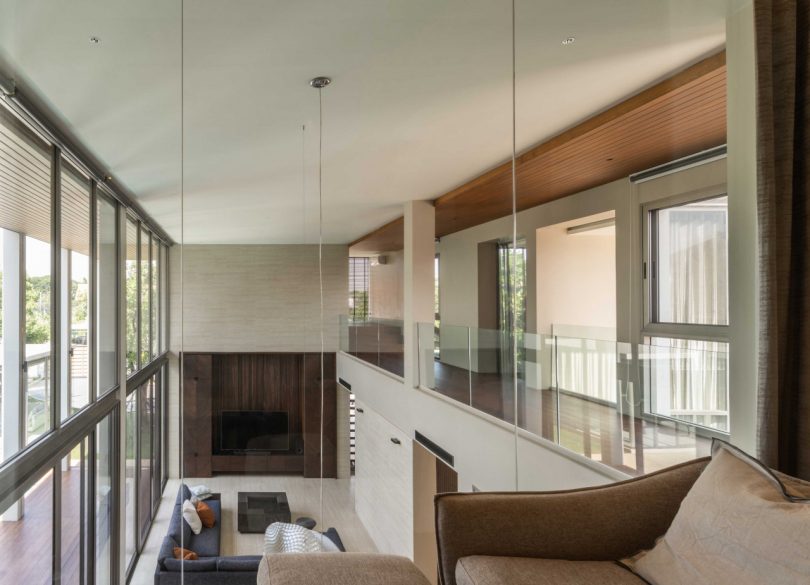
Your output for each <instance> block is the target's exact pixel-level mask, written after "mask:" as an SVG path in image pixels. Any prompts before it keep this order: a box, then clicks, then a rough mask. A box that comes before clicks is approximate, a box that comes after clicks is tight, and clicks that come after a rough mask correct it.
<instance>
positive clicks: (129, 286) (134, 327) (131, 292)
mask: <svg viewBox="0 0 810 585" xmlns="http://www.w3.org/2000/svg"><path fill="white" fill-rule="evenodd" d="M126 298H127V347H126V352H127V371H129V372H133V371H135V370H136V369H137V368H138V267H137V263H136V262H134V261H131V260H127V265H126Z"/></svg>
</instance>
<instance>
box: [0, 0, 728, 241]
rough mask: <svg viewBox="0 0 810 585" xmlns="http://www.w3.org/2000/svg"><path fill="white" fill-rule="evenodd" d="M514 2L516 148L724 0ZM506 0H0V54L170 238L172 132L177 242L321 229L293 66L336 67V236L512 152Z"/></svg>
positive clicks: (562, 121) (637, 79)
mask: <svg viewBox="0 0 810 585" xmlns="http://www.w3.org/2000/svg"><path fill="white" fill-rule="evenodd" d="M516 2H517V9H516V14H517V35H516V39H517V96H516V100H517V142H518V148H519V149H523V148H526V147H528V146H530V145H531V144H534V143H536V142H538V141H540V140H542V139H544V138H548V137H550V136H552V135H554V134H556V133H558V132H560V131H561V130H563V129H565V128H567V127H570V126H572V125H574V124H576V123H577V122H579V121H581V120H582V119H584V118H587V117H588V116H590V115H592V114H593V113H595V112H597V111H599V110H602V109H605V108H607V107H609V106H610V105H612V104H614V103H616V102H618V101H621V100H622V99H623V98H625V97H627V96H628V95H631V94H633V93H635V92H637V91H638V90H639V89H641V88H643V87H645V86H648V85H650V84H652V83H654V82H656V81H658V80H660V79H662V78H663V77H666V76H668V75H669V74H671V73H672V72H673V71H675V70H677V69H679V68H682V67H684V66H685V65H688V64H690V63H692V62H694V61H696V60H698V59H700V58H701V57H703V56H705V55H707V54H710V53H712V52H714V51H716V50H717V49H718V48H720V47H722V45H723V44H724V40H725V21H724V15H725V0H566V1H562V0H516ZM510 5H511V3H510V1H509V0H497V1H493V0H342V1H340V2H335V1H334V0H331V1H329V0H306V1H304V0H301V1H298V2H290V1H289V0H240V1H239V2H233V1H230V2H229V1H227V0H189V1H187V2H185V15H184V18H182V19H181V10H180V3H179V0H137V1H134V0H72V1H71V2H64V0H0V66H2V67H3V69H5V71H6V72H7V73H11V74H12V75H13V76H14V77H16V78H17V79H18V80H19V81H20V83H21V84H23V86H24V87H26V88H29V89H30V90H31V91H35V92H36V93H37V94H38V95H39V97H40V98H41V99H43V100H44V101H45V102H46V103H47V105H48V106H49V107H50V108H52V110H53V111H54V112H56V113H57V114H58V116H59V117H60V121H61V123H62V124H64V125H65V126H66V127H67V128H68V129H69V130H70V131H71V132H72V133H73V134H74V135H75V136H77V137H78V138H79V139H80V140H81V141H82V142H83V143H84V144H85V145H86V146H87V147H88V148H89V149H90V151H91V152H93V153H94V154H95V155H96V156H97V157H98V159H99V160H101V161H102V162H103V163H104V164H105V165H107V166H108V167H109V169H110V171H111V174H112V175H113V176H114V177H115V178H116V180H118V181H120V182H121V183H123V184H124V185H125V186H126V187H127V188H128V189H129V190H130V191H131V192H133V193H134V194H135V195H136V196H137V198H138V199H139V201H140V202H141V204H142V205H143V207H144V208H145V209H146V210H147V212H149V213H150V214H151V215H152V216H153V217H154V218H155V219H156V220H157V221H158V222H159V223H160V224H161V225H162V226H163V227H164V228H165V229H166V230H167V231H168V232H169V233H170V234H171V235H172V236H173V237H174V238H175V239H177V240H178V241H180V237H181V235H180V224H181V222H180V218H181V206H180V196H179V194H180V178H181V164H180V163H181V156H180V153H181V135H182V136H183V138H184V140H183V142H184V152H185V156H184V171H183V173H182V176H183V177H184V193H185V198H184V206H183V210H184V211H183V219H184V222H183V223H184V226H183V227H184V239H185V241H186V242H189V243H202V242H205V243H297V242H305V241H308V242H312V241H316V240H317V237H318V223H317V220H318V210H317V191H316V183H317V174H316V166H315V162H316V160H317V119H318V95H317V91H316V90H314V89H312V88H310V87H309V85H308V81H309V79H310V78H311V77H314V76H316V75H329V76H331V77H332V78H333V79H334V83H333V85H332V86H330V87H329V88H327V89H325V90H324V92H323V101H324V147H323V148H324V170H323V219H324V222H323V232H324V239H325V241H327V242H334V243H342V242H348V241H351V240H353V239H355V238H357V237H359V236H361V235H362V234H364V233H366V232H368V231H370V230H371V229H373V228H375V227H378V226H379V225H381V224H383V223H385V222H386V221H389V220H391V219H393V218H395V217H397V216H399V215H401V213H402V208H401V204H402V203H403V202H405V201H407V200H410V199H432V198H435V197H437V196H438V195H441V194H442V193H444V192H446V191H447V190H449V189H451V188H453V187H455V186H458V185H459V184H462V183H464V182H465V181H467V180H469V179H470V178H472V177H474V176H476V175H478V174H480V173H481V172H482V171H484V170H487V169H489V168H491V167H493V166H495V165H497V164H498V163H500V162H502V161H504V160H506V159H507V158H508V157H509V154H510V149H511V90H510V88H511V41H510V39H511V34H510V30H511V18H510V11H509V9H510ZM181 21H182V24H183V32H184V39H185V40H184V43H183V44H182V45H181ZM91 36H97V37H98V38H99V39H100V42H99V43H98V44H92V43H90V42H89V38H90V37H91ZM568 36H575V37H576V42H575V43H574V44H572V45H570V46H563V45H562V44H561V41H562V39H564V38H565V37H568ZM181 47H183V48H184V50H183V51H182V55H181ZM181 85H182V90H183V94H182V99H181ZM181 106H184V108H183V107H181ZM181 119H182V120H184V131H183V132H182V134H181ZM302 126H306V131H305V132H302Z"/></svg>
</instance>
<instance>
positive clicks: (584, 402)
mask: <svg viewBox="0 0 810 585" xmlns="http://www.w3.org/2000/svg"><path fill="white" fill-rule="evenodd" d="M439 343H440V347H441V352H440V353H439V356H440V357H439V358H437V357H435V356H436V353H435V352H434V347H435V344H434V327H433V324H432V323H420V324H419V325H418V361H419V364H418V365H419V383H420V386H421V387H422V388H423V389H427V390H432V391H435V392H436V393H438V394H441V395H442V396H444V397H446V398H449V399H452V400H455V401H458V402H460V403H462V404H465V405H467V406H470V407H472V408H474V409H475V410H477V411H480V412H481V413H484V414H486V415H488V416H491V417H494V418H496V419H498V420H500V421H503V422H504V423H508V424H510V425H511V424H514V422H515V420H517V424H518V427H519V429H520V430H521V435H522V436H523V437H524V438H525V439H526V440H533V438H536V437H540V438H542V439H546V440H548V441H552V442H554V443H557V444H558V445H560V446H562V447H564V448H566V449H568V450H570V451H573V452H574V453H577V454H579V455H582V456H585V457H588V458H589V459H592V460H594V461H599V462H601V463H604V464H606V465H609V466H611V467H613V468H615V469H618V470H620V471H623V472H625V473H628V474H630V475H639V474H642V473H649V472H651V471H655V470H656V469H661V468H664V467H667V466H669V465H673V464H676V463H679V462H681V461H686V460H688V459H692V458H694V457H699V456H702V455H705V454H708V452H709V448H710V445H711V439H712V437H715V436H720V437H722V436H723V435H724V434H725V433H727V432H728V428H729V423H728V355H727V352H726V351H725V350H724V349H723V348H722V347H720V345H719V344H715V345H711V346H704V347H700V348H694V347H687V346H686V345H684V344H681V345H677V344H674V345H673V344H662V345H656V344H655V340H651V342H650V343H646V344H630V343H622V342H616V341H611V340H606V339H586V338H581V337H570V336H561V335H537V334H525V335H524V336H523V340H522V343H521V344H520V347H517V348H515V347H513V346H512V341H511V338H510V337H509V336H508V335H505V334H504V332H502V331H497V330H488V329H478V328H475V327H460V326H451V325H442V327H441V329H440V331H439ZM515 382H516V383H515Z"/></svg>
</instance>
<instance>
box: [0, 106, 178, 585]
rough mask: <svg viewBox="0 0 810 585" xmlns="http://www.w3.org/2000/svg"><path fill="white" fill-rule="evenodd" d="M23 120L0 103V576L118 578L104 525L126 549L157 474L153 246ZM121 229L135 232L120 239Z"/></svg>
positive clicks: (157, 301) (96, 184)
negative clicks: (124, 393) (123, 435)
mask: <svg viewBox="0 0 810 585" xmlns="http://www.w3.org/2000/svg"><path fill="white" fill-rule="evenodd" d="M26 115H27V114H26ZM25 120H26V121H23V119H22V118H20V117H18V113H17V112H15V110H14V108H12V107H9V108H7V107H6V105H5V104H3V103H0V283H1V284H2V289H1V290H2V294H1V295H0V413H1V417H0V418H1V419H2V420H0V443H1V445H0V447H2V449H1V450H0V453H2V458H0V462H5V463H4V464H2V463H0V476H1V477H2V481H0V486H2V487H0V491H2V493H0V502H2V504H1V505H0V542H2V543H3V546H2V547H0V582H1V583H6V582H8V583H32V584H39V583H42V584H45V583H52V582H59V583H63V584H66V585H73V584H75V585H84V584H85V583H89V582H95V583H96V584H108V583H119V579H118V575H119V569H120V567H121V559H119V558H118V555H117V554H116V550H117V549H116V545H117V543H118V542H120V541H119V539H118V538H117V536H116V533H115V530H116V528H117V527H118V526H120V525H123V526H124V530H125V531H126V532H127V533H129V532H131V533H132V534H133V539H132V542H131V543H130V542H129V541H127V545H131V552H130V557H132V556H134V555H135V554H137V552H138V551H139V548H138V545H139V544H140V542H139V541H138V540H136V538H137V537H138V536H142V535H145V534H146V532H147V531H148V529H149V527H150V525H151V522H152V518H153V515H154V511H155V510H156V503H157V502H158V501H159V498H160V491H161V488H162V485H163V482H162V481H161V479H162V470H163V469H164V466H163V463H162V461H161V460H160V458H161V457H162V456H163V452H164V450H163V449H161V448H159V446H160V444H161V443H160V440H159V439H158V438H157V437H160V436H161V432H162V420H163V416H164V415H163V412H162V405H163V404H164V400H163V397H162V395H159V392H160V391H161V390H160V388H161V386H160V385H159V384H158V383H157V382H156V381H155V379H156V376H157V375H161V376H163V375H164V373H163V372H164V370H165V368H164V365H165V361H166V358H165V355H164V353H165V348H166V345H163V346H162V347H161V346H160V344H159V342H158V340H159V339H166V334H165V332H164V331H162V329H163V327H165V325H166V324H167V323H168V318H167V315H166V312H167V306H166V304H165V303H162V302H161V299H162V298H165V295H166V294H167V293H165V292H164V291H162V290H161V287H163V286H164V285H163V284H162V282H161V274H163V273H165V263H164V262H163V259H167V258H168V256H167V253H166V250H167V246H166V243H165V242H164V240H163V239H162V237H161V236H159V235H158V234H156V233H155V228H154V226H153V225H152V224H150V222H148V221H147V220H146V219H144V218H143V217H140V216H139V217H137V218H136V217H135V216H134V215H133V216H132V217H131V220H130V221H129V226H131V229H130V230H126V229H122V227H123V226H122V225H121V224H120V221H121V219H123V214H124V213H132V211H131V210H130V211H127V206H126V204H125V203H126V201H127V200H126V198H125V197H124V198H122V196H121V195H117V194H115V192H114V191H112V190H111V189H110V188H109V187H108V186H106V185H105V184H104V183H105V182H106V180H105V179H104V178H103V177H101V178H99V177H97V176H95V175H94V174H93V172H92V170H91V169H90V167H88V166H86V165H85V164H84V163H83V162H82V160H81V159H80V158H76V157H74V155H73V154H72V152H70V151H69V150H67V149H66V148H65V147H64V146H63V145H62V144H52V143H50V142H48V141H47V140H46V139H45V138H43V136H47V133H44V132H43V131H42V130H41V127H40V126H38V121H37V119H36V118H33V117H31V118H27V117H26V118H25ZM127 233H129V234H134V235H135V238H134V242H133V244H132V245H129V246H125V245H124V244H128V243H129V242H127V241H126V240H124V242H122V239H121V237H122V236H124V237H125V235H126V234H127ZM122 254H125V257H126V258H127V262H126V264H125V265H122V263H121V262H120V260H119V258H120V257H121V255H122ZM125 268H129V270H128V271H125V270H124V269H125ZM130 283H132V284H134V289H135V290H134V291H133V294H128V291H127V288H126V287H127V286H128V285H129V284H130ZM122 293H123V296H122ZM129 308H132V309H133V310H132V311H131V313H130V312H128V311H127V309H129ZM122 313H124V319H125V322H126V324H127V333H128V335H127V336H126V338H125V339H124V343H126V345H123V346H122V340H120V339H119V321H120V320H121V316H122ZM130 314H132V315H134V318H132V319H130V318H129V317H130ZM130 340H132V341H133V342H134V343H127V342H129V341H130ZM122 347H124V348H125V349H126V351H127V358H129V359H127V360H126V362H125V363H124V365H123V367H125V368H128V372H129V374H130V375H131V377H130V380H129V382H128V384H127V386H128V390H130V391H131V393H130V394H129V396H130V397H132V398H133V400H134V401H135V404H133V412H134V413H135V414H134V416H135V417H136V418H137V417H139V416H140V418H138V420H137V421H133V423H132V424H131V427H132V433H133V440H132V441H131V443H132V447H133V449H132V452H133V453H136V454H140V455H143V458H142V460H133V461H132V466H131V467H132V477H131V479H132V481H131V482H127V481H125V478H121V477H119V476H120V469H121V467H120V466H119V463H118V462H119V461H120V459H119V456H120V451H121V450H120V449H119V445H120V441H119V440H118V429H120V428H121V424H122V421H121V420H119V417H120V416H123V415H127V416H128V415H129V411H128V410H127V408H126V407H127V406H128V404H120V403H119V401H120V396H121V394H120V393H119V392H118V390H119V389H120V384H121V380H120V378H119V372H121V368H122V363H119V362H121V361H122V357H123V356H122V354H121V348H122ZM144 387H145V388H146V390H144V391H141V392H139V391H136V390H138V388H144ZM140 393H143V394H144V396H143V399H142V400H141V401H140V402H141V404H140V405H139V404H138V403H137V402H138V401H137V398H136V397H137V396H138V395H139V394H140ZM139 406H140V407H141V408H142V409H143V410H142V411H141V412H140V415H139V411H138V408H139ZM138 422H140V423H141V426H138ZM128 430H129V429H128ZM77 436H79V437H82V438H81V440H79V441H78V442H75V443H74V444H72V445H66V444H65V437H69V438H71V442H73V441H76V437H77ZM35 444H36V447H37V448H36V449H33V446H34V445H35ZM126 453H127V454H128V453H129V451H127V452H126ZM12 456H14V460H13V461H9V459H11V458H12ZM21 466H22V467H29V468H30V467H33V472H30V471H29V472H26V473H24V474H23V473H20V472H19V470H20V469H21ZM129 469H130V467H129V466H128V467H127V470H128V471H129ZM143 470H146V475H145V477H144V478H143V479H140V480H139V479H138V478H137V477H136V472H138V471H143ZM125 477H126V475H125ZM118 486H122V488H123V489H122V490H121V491H120V492H119V491H118V489H117V488H118ZM139 489H140V492H139V491H138V490H139ZM139 493H141V494H144V496H143V497H144V505H143V507H142V512H141V514H140V518H138V514H137V510H138V508H137V506H138V500H137V498H138V495H139ZM121 494H123V495H124V501H122V500H121V497H120V496H121ZM126 506H132V507H133V511H132V515H131V517H130V518H127V517H126V514H124V513H123V512H124V510H127V511H128V510H129V508H127V507H126ZM138 519H140V521H138ZM51 559H53V562H51ZM54 567H58V568H59V570H58V571H53V568H54Z"/></svg>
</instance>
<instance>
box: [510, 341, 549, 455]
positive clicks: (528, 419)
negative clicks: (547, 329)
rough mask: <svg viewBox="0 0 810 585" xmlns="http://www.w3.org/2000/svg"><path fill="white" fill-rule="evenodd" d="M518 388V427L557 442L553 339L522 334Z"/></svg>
mask: <svg viewBox="0 0 810 585" xmlns="http://www.w3.org/2000/svg"><path fill="white" fill-rule="evenodd" d="M519 382H522V386H520V385H519V386H518V392H519V395H520V403H519V410H518V423H519V426H520V428H522V429H524V430H527V431H529V432H531V433H534V434H535V435H537V436H539V437H543V438H544V439H548V440H549V441H555V442H556V441H557V436H558V434H557V429H558V425H557V419H558V414H559V410H558V408H557V406H558V405H557V391H556V385H555V375H554V338H553V337H551V336H549V335H537V334H535V333H525V334H524V336H523V366H522V377H521V378H520V379H519Z"/></svg>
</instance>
